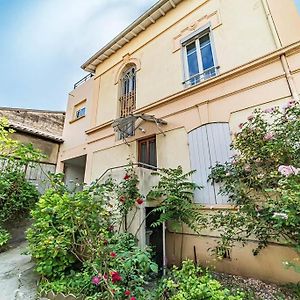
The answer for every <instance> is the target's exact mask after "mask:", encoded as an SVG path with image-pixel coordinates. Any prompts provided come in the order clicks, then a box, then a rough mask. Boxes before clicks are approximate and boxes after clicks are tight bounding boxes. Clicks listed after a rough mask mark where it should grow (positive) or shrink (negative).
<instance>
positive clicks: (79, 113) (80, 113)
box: [70, 99, 87, 123]
mask: <svg viewBox="0 0 300 300" xmlns="http://www.w3.org/2000/svg"><path fill="white" fill-rule="evenodd" d="M86 104H87V103H86V99H84V100H82V101H80V102H78V103H76V104H75V105H74V108H73V115H72V120H71V121H70V122H71V123H72V122H74V121H77V120H79V119H81V118H83V117H85V116H86Z"/></svg>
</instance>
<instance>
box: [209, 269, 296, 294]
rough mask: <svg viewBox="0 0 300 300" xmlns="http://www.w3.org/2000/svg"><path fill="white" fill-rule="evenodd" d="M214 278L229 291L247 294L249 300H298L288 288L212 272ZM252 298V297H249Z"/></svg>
mask: <svg viewBox="0 0 300 300" xmlns="http://www.w3.org/2000/svg"><path fill="white" fill-rule="evenodd" d="M213 274H214V277H215V278H216V279H218V280H219V281H220V282H221V283H222V284H223V285H224V286H226V287H228V288H229V289H239V290H242V291H245V292H248V293H249V299H257V300H258V299H259V300H299V299H300V298H299V297H298V296H294V295H293V294H292V292H291V291H290V290H289V289H288V288H283V287H280V286H278V285H276V284H268V283H265V282H263V281H260V280H257V279H253V278H244V277H241V276H236V275H229V274H224V273H216V272H214V273H213ZM251 296H252V297H251Z"/></svg>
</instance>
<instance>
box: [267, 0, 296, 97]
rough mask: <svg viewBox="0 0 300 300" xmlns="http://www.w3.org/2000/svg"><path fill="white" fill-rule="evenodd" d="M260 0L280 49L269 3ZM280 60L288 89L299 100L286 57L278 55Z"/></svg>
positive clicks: (280, 45) (280, 44) (277, 46)
mask: <svg viewBox="0 0 300 300" xmlns="http://www.w3.org/2000/svg"><path fill="white" fill-rule="evenodd" d="M261 2H262V5H263V8H264V12H265V14H266V17H267V20H268V24H269V27H270V30H271V33H272V36H273V39H274V42H275V45H276V48H277V49H280V48H281V47H282V43H281V41H280V38H279V35H278V31H277V29H276V25H275V23H274V20H273V18H272V14H271V11H270V8H269V5H268V0H261ZM280 60H281V65H282V68H283V70H284V73H285V77H286V80H287V84H288V87H289V90H290V92H291V96H292V98H293V99H294V100H296V101H299V100H300V98H299V93H298V91H297V88H296V85H295V82H294V78H293V75H292V74H291V70H290V68H289V65H288V61H287V58H286V56H285V54H282V55H280Z"/></svg>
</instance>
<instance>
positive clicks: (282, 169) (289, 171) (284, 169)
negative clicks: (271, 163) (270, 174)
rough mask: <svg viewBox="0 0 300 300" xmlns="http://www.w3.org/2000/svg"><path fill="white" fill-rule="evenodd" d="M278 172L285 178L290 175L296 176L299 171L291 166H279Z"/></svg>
mask: <svg viewBox="0 0 300 300" xmlns="http://www.w3.org/2000/svg"><path fill="white" fill-rule="evenodd" d="M278 172H279V173H281V175H284V176H286V177H288V176H290V175H298V173H299V169H297V168H295V167H293V166H283V165H281V166H279V168H278Z"/></svg>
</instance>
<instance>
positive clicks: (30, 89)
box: [0, 0, 300, 110]
mask: <svg viewBox="0 0 300 300" xmlns="http://www.w3.org/2000/svg"><path fill="white" fill-rule="evenodd" d="M156 1H157V0H0V66H1V73H0V106H9V107H24V108H35V109H47V110H65V108H66V101H67V97H68V93H69V92H70V91H71V90H72V89H73V85H74V83H75V82H77V81H78V80H80V79H81V78H82V77H84V76H85V75H86V74H87V73H86V72H84V71H83V70H81V68H80V66H81V65H82V64H83V63H84V62H85V61H86V60H87V59H88V58H89V57H90V56H92V55H93V54H94V53H95V52H97V51H98V50H99V49H100V48H102V46H104V45H105V44H106V43H107V42H109V41H110V40H111V39H113V38H114V37H115V36H116V35H117V34H118V33H119V32H120V31H121V30H123V29H124V28H125V27H126V26H128V25H129V24H130V23H131V22H132V21H134V20H135V19H136V18H137V17H139V16H140V15H141V14H142V13H143V12H144V11H145V10H146V9H148V8H149V7H150V6H151V5H153V4H154V3H155V2H156ZM241 1H242V0H241ZM281 1H284V0H281ZM294 1H295V2H296V5H297V7H298V10H299V13H300V0H294Z"/></svg>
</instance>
